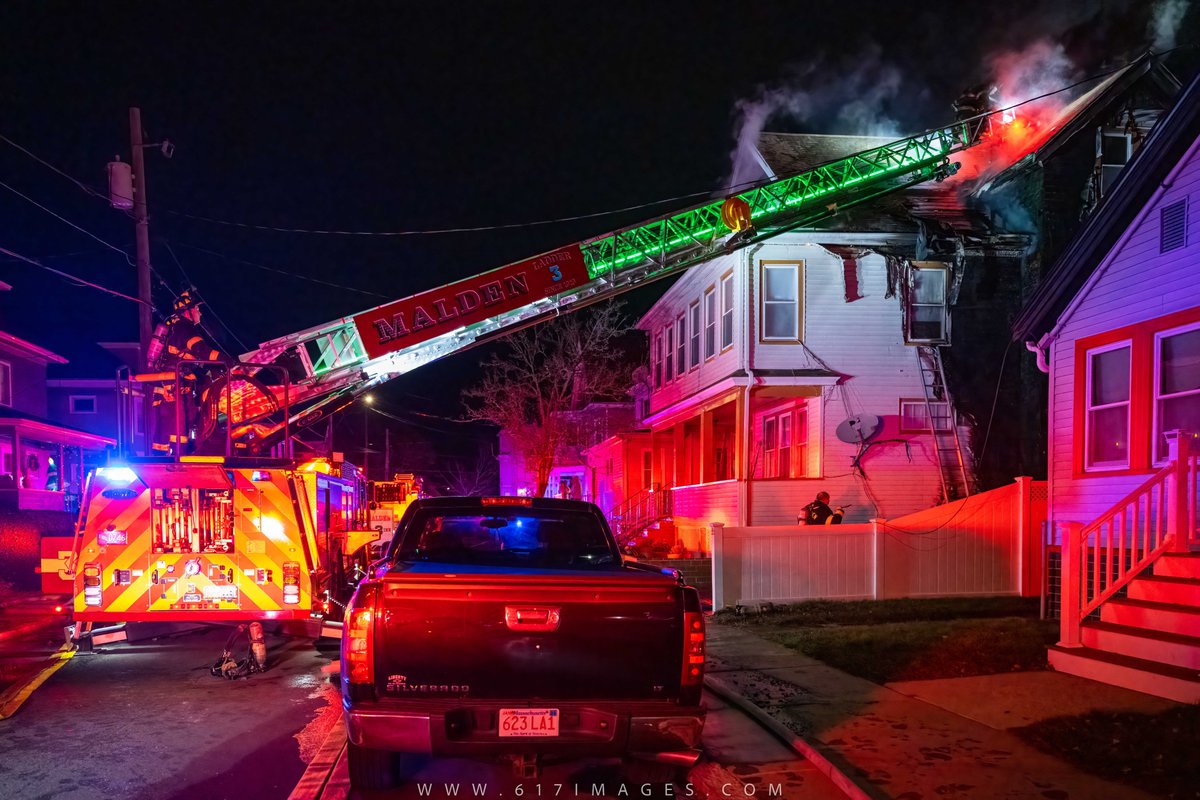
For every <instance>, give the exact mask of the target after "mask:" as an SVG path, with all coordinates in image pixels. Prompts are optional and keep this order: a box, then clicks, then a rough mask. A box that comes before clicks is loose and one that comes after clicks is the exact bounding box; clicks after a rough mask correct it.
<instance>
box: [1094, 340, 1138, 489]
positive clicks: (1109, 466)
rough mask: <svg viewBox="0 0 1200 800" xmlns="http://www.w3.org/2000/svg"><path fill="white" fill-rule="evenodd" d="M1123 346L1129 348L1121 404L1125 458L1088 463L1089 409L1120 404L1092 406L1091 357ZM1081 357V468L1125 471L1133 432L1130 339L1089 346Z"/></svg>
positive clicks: (1131, 445) (1130, 454)
mask: <svg viewBox="0 0 1200 800" xmlns="http://www.w3.org/2000/svg"><path fill="white" fill-rule="evenodd" d="M1126 348H1128V349H1129V397H1128V398H1127V399H1126V400H1125V401H1124V403H1123V405H1124V406H1125V438H1126V439H1128V441H1127V442H1126V444H1127V447H1126V448H1125V461H1124V463H1119V462H1104V463H1101V464H1091V463H1089V460H1088V459H1089V457H1088V449H1089V448H1088V443H1089V442H1090V441H1091V438H1090V437H1091V431H1092V425H1091V418H1092V412H1093V411H1095V410H1097V409H1109V408H1117V407H1119V406H1121V405H1122V403H1108V404H1106V405H1103V406H1095V407H1093V406H1092V357H1093V356H1098V355H1103V354H1104V353H1111V352H1113V351H1116V350H1124V349H1126ZM1083 357H1084V365H1083V369H1084V375H1085V380H1084V395H1083V468H1084V471H1085V472H1091V473H1096V472H1119V471H1123V470H1127V469H1129V467H1130V465H1131V464H1132V463H1133V436H1134V432H1133V393H1134V389H1135V387H1134V381H1133V339H1120V340H1118V341H1115V342H1111V343H1109V344H1105V345H1101V346H1099V347H1093V348H1089V349H1088V350H1085V351H1084V354H1083Z"/></svg>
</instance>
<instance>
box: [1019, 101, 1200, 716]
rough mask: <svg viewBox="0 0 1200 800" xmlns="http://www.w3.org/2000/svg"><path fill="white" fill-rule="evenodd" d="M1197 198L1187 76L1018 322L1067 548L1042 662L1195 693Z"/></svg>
mask: <svg viewBox="0 0 1200 800" xmlns="http://www.w3.org/2000/svg"><path fill="white" fill-rule="evenodd" d="M1198 205H1200V83H1197V82H1196V81H1193V82H1192V84H1191V85H1190V86H1189V87H1188V88H1187V90H1186V91H1185V92H1184V93H1183V95H1182V96H1181V98H1180V100H1179V101H1178V103H1177V105H1176V106H1175V108H1174V109H1173V110H1172V111H1171V112H1170V113H1169V114H1168V116H1167V117H1165V118H1164V120H1163V121H1162V122H1160V123H1159V125H1158V126H1157V127H1156V128H1155V129H1154V131H1153V133H1152V134H1151V137H1150V139H1149V140H1148V141H1147V142H1146V144H1145V145H1144V146H1143V147H1142V149H1141V151H1139V153H1138V154H1137V156H1136V157H1135V159H1134V161H1132V162H1131V164H1130V166H1129V168H1128V169H1127V170H1126V171H1125V173H1124V174H1123V175H1122V176H1121V177H1120V178H1119V179H1118V181H1117V183H1116V184H1115V186H1114V188H1113V190H1112V194H1111V197H1110V198H1109V199H1108V200H1107V201H1106V202H1105V204H1104V205H1102V206H1101V207H1100V209H1099V211H1098V212H1097V214H1096V215H1095V216H1094V217H1093V218H1092V219H1091V220H1090V222H1089V224H1088V225H1087V226H1086V227H1085V228H1084V229H1083V231H1081V233H1080V234H1079V236H1078V237H1077V238H1076V240H1075V242H1074V243H1073V245H1072V246H1071V247H1070V248H1069V249H1068V250H1067V252H1066V253H1065V254H1064V256H1063V257H1062V258H1061V259H1060V260H1059V262H1058V263H1057V264H1056V265H1055V267H1054V268H1053V270H1052V271H1051V272H1050V274H1049V275H1048V277H1047V279H1046V281H1045V282H1044V283H1043V285H1042V287H1041V289H1040V290H1039V291H1038V292H1037V293H1036V294H1035V296H1034V297H1033V298H1032V300H1031V302H1030V304H1029V305H1028V306H1027V307H1026V309H1025V311H1024V312H1023V313H1022V315H1021V316H1020V317H1019V318H1018V320H1017V321H1016V323H1015V326H1014V333H1015V336H1016V338H1017V340H1018V341H1024V342H1025V343H1026V346H1027V347H1028V348H1029V349H1030V350H1031V351H1033V352H1034V353H1036V355H1037V358H1038V360H1039V365H1040V366H1041V367H1043V368H1044V369H1045V370H1047V371H1048V372H1049V375H1050V387H1049V444H1050V447H1049V459H1048V460H1049V507H1048V517H1049V520H1050V522H1051V523H1052V524H1054V525H1055V526H1056V530H1057V533H1058V536H1059V539H1060V540H1061V543H1062V559H1063V590H1062V595H1063V598H1062V609H1061V614H1062V624H1063V632H1062V641H1061V642H1060V644H1059V646H1058V647H1057V648H1055V649H1054V650H1053V651H1052V652H1051V662H1052V664H1054V666H1055V667H1056V668H1058V669H1062V670H1066V671H1069V672H1074V673H1076V674H1081V675H1085V676H1087V677H1092V678H1095V679H1097V680H1103V681H1108V682H1112V683H1116V684H1119V685H1123V686H1128V687H1130V688H1134V689H1139V690H1141V691H1147V692H1151V693H1154V694H1160V695H1163V696H1166V697H1172V698H1175V699H1179V700H1185V701H1188V702H1198V701H1200V678H1198V673H1197V670H1200V554H1197V553H1196V552H1195V550H1196V549H1197V547H1198V546H1200V535H1198V531H1197V516H1196V507H1197V484H1196V473H1197V469H1196V464H1197V462H1196V452H1197V451H1198V450H1200V440H1198V439H1197V438H1196V435H1197V434H1200V215H1197V213H1196V209H1197V206H1198ZM1047 362H1048V364H1047ZM1180 430H1181V431H1183V432H1184V433H1183V435H1182V437H1181V438H1176V437H1175V436H1174V435H1173V434H1172V433H1171V432H1172V431H1180ZM1189 451H1190V456H1189V455H1188V452H1189Z"/></svg>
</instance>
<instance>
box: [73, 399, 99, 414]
mask: <svg viewBox="0 0 1200 800" xmlns="http://www.w3.org/2000/svg"><path fill="white" fill-rule="evenodd" d="M68 400H69V402H70V404H71V413H72V414H95V413H96V396H95V395H71V397H70V398H68Z"/></svg>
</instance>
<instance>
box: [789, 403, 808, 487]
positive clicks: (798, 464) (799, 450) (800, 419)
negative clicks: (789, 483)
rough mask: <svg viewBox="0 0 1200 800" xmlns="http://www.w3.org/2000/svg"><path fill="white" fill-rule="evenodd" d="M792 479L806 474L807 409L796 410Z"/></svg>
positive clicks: (793, 434)
mask: <svg viewBox="0 0 1200 800" xmlns="http://www.w3.org/2000/svg"><path fill="white" fill-rule="evenodd" d="M792 440H793V441H792V477H793V478H803V477H804V476H805V475H807V474H808V409H807V408H805V407H803V406H801V407H800V408H797V409H796V425H795V430H794V431H793V433H792Z"/></svg>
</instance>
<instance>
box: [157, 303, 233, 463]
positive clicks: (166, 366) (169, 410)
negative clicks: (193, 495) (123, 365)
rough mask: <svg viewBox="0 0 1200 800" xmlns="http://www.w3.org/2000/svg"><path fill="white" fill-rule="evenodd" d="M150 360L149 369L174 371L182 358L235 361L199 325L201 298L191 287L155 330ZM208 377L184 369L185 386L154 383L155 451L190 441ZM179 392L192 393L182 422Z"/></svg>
mask: <svg viewBox="0 0 1200 800" xmlns="http://www.w3.org/2000/svg"><path fill="white" fill-rule="evenodd" d="M148 360H149V362H150V363H149V366H150V369H151V370H153V371H155V372H173V371H174V370H175V367H176V365H177V364H179V362H181V361H220V362H223V363H225V364H226V365H228V364H232V363H233V362H234V359H232V358H230V357H229V356H228V355H226V354H225V353H222V352H221V351H220V350H218V349H217V348H216V347H215V346H214V345H213V343H212V340H211V339H209V337H208V335H207V334H206V333H205V332H204V329H203V328H201V327H200V300H199V299H198V298H197V297H196V296H195V295H194V294H193V293H192V291H191V290H184V291H183V293H182V294H180V295H179V297H177V298H175V304H174V306H173V308H172V314H171V316H170V317H169V318H168V319H167V320H166V321H165V322H161V323H159V325H158V328H156V329H155V331H154V336H153V337H152V340H151V343H150V353H149V359H148ZM209 379H210V376H209V373H208V371H205V370H199V369H197V370H185V371H184V372H183V381H184V385H183V386H182V387H176V386H175V381H174V379H173V378H172V379H170V380H164V381H160V382H159V383H158V385H156V386H155V388H154V423H155V425H154V444H153V449H154V451H155V452H157V453H163V454H165V453H169V452H172V451H174V450H177V449H178V448H179V447H180V446H181V445H184V444H186V443H187V442H188V440H189V435H190V433H191V430H192V428H193V426H194V424H195V422H196V416H197V414H196V412H197V409H198V408H199V406H200V404H201V403H202V402H203V401H204V399H205V396H206V394H207V391H208V387H207V383H208V381H209ZM180 391H182V393H183V394H184V395H190V400H191V402H185V403H184V407H183V412H184V413H183V420H182V424H181V423H180V421H179V420H178V419H177V418H176V413H177V403H178V400H179V394H180ZM177 426H178V428H179V429H178V430H177V429H176V428H177Z"/></svg>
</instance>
